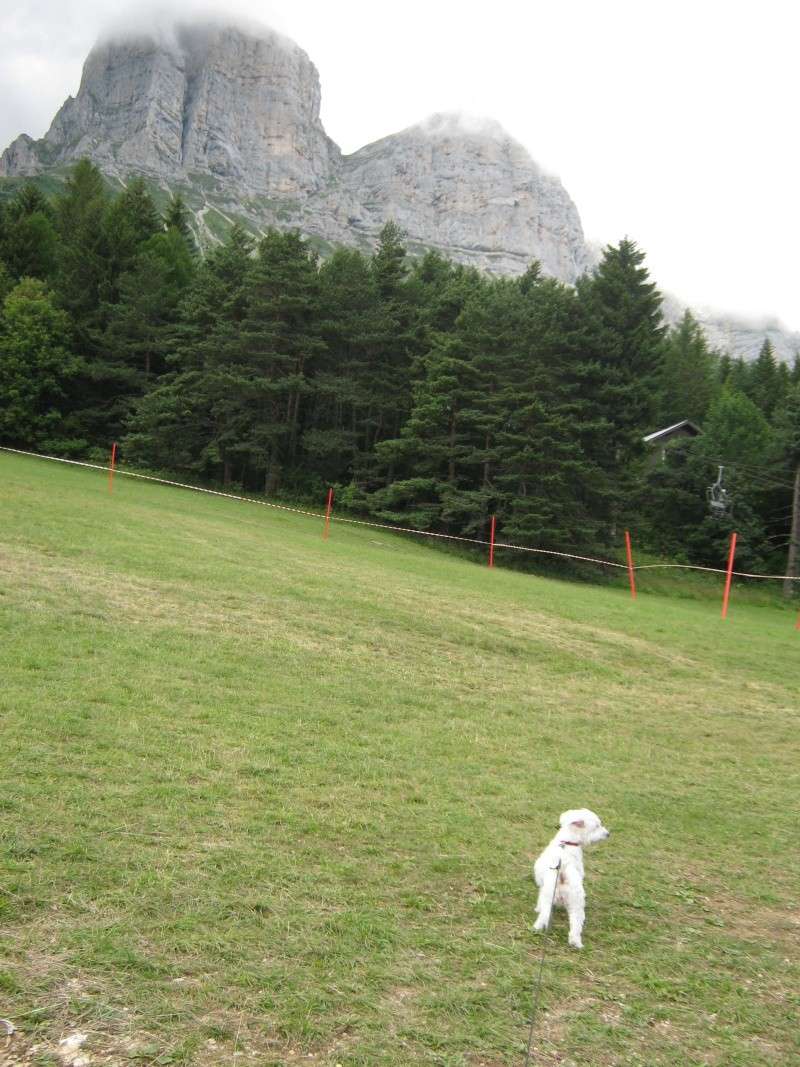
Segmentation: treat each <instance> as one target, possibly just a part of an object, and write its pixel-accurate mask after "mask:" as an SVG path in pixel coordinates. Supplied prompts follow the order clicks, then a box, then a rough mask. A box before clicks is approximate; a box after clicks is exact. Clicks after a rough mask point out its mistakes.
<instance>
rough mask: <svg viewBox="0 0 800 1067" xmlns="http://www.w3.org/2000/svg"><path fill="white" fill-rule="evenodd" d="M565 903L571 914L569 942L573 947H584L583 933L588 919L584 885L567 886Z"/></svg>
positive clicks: (568, 912)
mask: <svg viewBox="0 0 800 1067" xmlns="http://www.w3.org/2000/svg"><path fill="white" fill-rule="evenodd" d="M565 890H566V891H565V893H564V897H565V903H566V906H567V915H569V943H570V944H571V945H572V947H573V948H583V941H582V940H581V934H582V933H583V924H584V922H585V920H586V894H585V893H584V891H583V886H582V885H569V884H568V885H567V886H565Z"/></svg>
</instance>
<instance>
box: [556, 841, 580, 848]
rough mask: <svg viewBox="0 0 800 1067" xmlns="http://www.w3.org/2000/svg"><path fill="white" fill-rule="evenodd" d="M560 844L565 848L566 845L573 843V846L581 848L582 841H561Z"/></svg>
mask: <svg viewBox="0 0 800 1067" xmlns="http://www.w3.org/2000/svg"><path fill="white" fill-rule="evenodd" d="M558 843H559V845H560V846H561V847H562V848H563V847H564V845H572V847H573V848H580V847H581V843H580V841H559V842H558Z"/></svg>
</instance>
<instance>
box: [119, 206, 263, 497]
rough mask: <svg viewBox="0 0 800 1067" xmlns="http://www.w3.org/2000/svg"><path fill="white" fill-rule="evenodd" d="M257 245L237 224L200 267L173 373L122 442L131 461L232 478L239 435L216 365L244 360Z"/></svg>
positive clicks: (180, 327)
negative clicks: (230, 413)
mask: <svg viewBox="0 0 800 1067" xmlns="http://www.w3.org/2000/svg"><path fill="white" fill-rule="evenodd" d="M252 253H253V241H252V238H251V237H250V236H249V235H248V234H246V233H245V231H244V230H243V229H242V228H241V227H240V226H233V227H232V228H231V230H230V233H229V234H228V238H227V240H226V242H225V243H224V244H223V245H220V246H219V247H217V248H214V249H213V250H212V251H211V252H210V253H209V254H208V256H207V257H206V259H205V260H204V262H203V263H202V265H201V266H200V268H199V270H198V272H197V276H196V278H195V279H194V281H193V283H192V285H191V287H190V289H189V290H188V292H187V294H186V296H185V298H184V300H183V301H182V303H181V305H180V314H179V319H178V322H177V325H176V328H175V339H174V343H173V344H172V346H171V349H172V351H171V354H170V355H169V357H168V365H169V366H171V368H172V370H171V371H170V372H169V373H167V374H166V375H164V376H163V378H162V379H161V380H160V381H159V382H158V384H157V385H156V386H155V387H154V388H153V389H152V390H151V391H150V392H148V393H147V394H146V395H145V396H144V397H143V398H142V400H140V401H139V402H138V403H137V404H136V408H135V411H134V413H133V415H132V417H131V419H130V422H129V432H128V434H127V436H126V437H125V440H124V442H123V444H124V448H125V453H126V455H128V456H129V457H130V458H131V459H133V460H135V461H138V462H141V463H144V464H148V465H151V466H155V467H161V468H164V469H168V470H175V471H185V472H187V473H191V474H195V475H200V476H203V477H208V478H214V479H222V481H223V482H224V483H225V484H228V483H230V481H231V480H232V477H233V462H234V459H235V446H236V444H237V440H238V439H237V434H236V432H235V430H234V429H233V428H232V427H231V424H230V422H231V420H230V418H229V412H228V410H227V408H228V400H227V398H226V397H225V396H224V395H222V390H221V389H220V377H221V375H220V371H219V369H218V368H219V366H220V365H223V366H224V365H225V364H226V363H230V362H236V360H237V359H241V355H240V353H241V349H242V323H243V321H244V319H245V316H246V313H247V308H248V299H249V281H250V275H251V272H252V269H253V259H252Z"/></svg>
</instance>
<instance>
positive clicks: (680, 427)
mask: <svg viewBox="0 0 800 1067" xmlns="http://www.w3.org/2000/svg"><path fill="white" fill-rule="evenodd" d="M702 432H703V431H702V430H701V429H700V427H699V426H696V425H695V424H694V423H693V422H692V421H691V420H690V419H682V420H681V421H680V422H675V423H673V424H672V426H665V427H664V429H663V430H655V431H654V432H653V433H649V434H647V436H646V437H645V438H644V441H645V443H646V444H648V445H652V444H655V443H656V442H657V441H661V440H662V439H664V438H669V437H672V436H673V435H674V434H677V433H686V434H688V436H689V437H697V436H698V435H699V434H701V433H702Z"/></svg>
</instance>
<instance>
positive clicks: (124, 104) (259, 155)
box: [0, 24, 587, 281]
mask: <svg viewBox="0 0 800 1067" xmlns="http://www.w3.org/2000/svg"><path fill="white" fill-rule="evenodd" d="M319 109H320V86H319V77H318V75H317V71H316V68H315V67H314V65H313V63H312V62H311V60H310V59H309V58H308V56H307V55H306V54H305V52H303V50H302V49H301V48H299V47H298V46H297V45H295V44H294V43H293V42H292V41H289V40H287V39H285V38H283V37H280V36H279V35H277V34H275V33H272V32H270V31H266V30H265V31H263V32H261V33H253V32H252V31H244V30H242V29H238V28H235V27H230V26H218V25H209V24H205V25H192V26H177V27H176V28H175V29H174V31H172V32H170V33H169V34H163V33H161V34H154V35H152V36H138V37H128V38H125V39H123V40H109V41H105V42H103V43H101V44H99V45H98V46H97V47H95V48H94V49H93V51H92V52H91V54H90V55H89V58H88V59H87V61H86V64H85V66H84V71H83V77H82V79H81V85H80V89H79V90H78V94H77V96H76V97H75V98H72V97H70V98H69V99H68V100H67V101H66V103H65V104H64V105H63V106H62V107H61V109H60V110H59V112H58V114H57V115H56V117H55V119H54V120H53V123H52V125H51V127H50V129H49V130H48V132H47V134H46V135H45V136H44V138H43V139H42V140H40V141H33V140H31V138H30V137H27V136H26V135H24V134H23V135H22V136H20V137H18V138H17V139H16V140H15V141H14V142H13V144H11V145H10V146H9V147H8V148H7V149H6V151H5V152H4V153H3V155H2V157H0V175H8V176H20V175H24V176H30V175H35V174H38V173H41V172H43V171H45V170H49V169H52V168H54V167H58V166H63V165H65V164H69V163H72V162H74V161H75V160H77V159H80V158H81V157H83V156H87V157H88V158H90V159H92V160H93V161H94V162H95V163H97V165H98V166H99V167H100V168H101V169H102V170H103V171H104V172H105V173H106V174H108V175H110V176H112V177H116V178H119V179H120V180H123V181H124V180H125V178H126V177H127V175H129V174H133V173H135V174H141V175H144V176H146V177H148V178H150V179H152V180H153V181H155V182H157V183H159V184H162V185H164V186H167V187H173V186H175V185H180V186H187V187H188V188H189V189H190V191H191V192H193V193H194V196H190V197H189V200H190V203H192V202H193V201H194V204H193V206H195V209H196V211H197V213H198V215H199V218H198V228H199V230H200V236H201V238H203V237H205V238H206V239H211V238H213V230H212V231H209V230H208V229H207V226H206V214H207V211H208V210H212V211H217V212H218V213H219V214H220V215H221V216H223V217H224V218H226V219H227V218H228V217H229V216H231V215H235V216H238V217H240V218H242V219H244V220H245V221H248V222H250V223H251V225H252V226H253V227H254V228H256V229H260V228H263V227H264V226H266V225H282V226H299V227H300V228H301V229H302V230H304V231H305V232H306V233H308V234H310V235H312V236H314V237H317V238H319V239H320V240H321V241H324V242H330V243H334V242H347V243H361V244H366V243H368V242H370V241H371V240H372V239H373V238H374V236H375V235H376V234H377V232H378V230H379V229H380V228H381V226H382V225H383V224H384V222H386V221H387V220H388V219H390V218H391V219H395V220H396V221H398V222H399V223H400V224H401V225H402V226H403V227H404V229H405V230H406V231H407V233H408V239H409V242H410V244H411V245H412V246H414V245H416V246H419V247H429V248H436V249H439V250H441V251H442V252H443V253H445V254H447V255H448V256H451V257H452V258H453V259H456V260H458V261H460V262H463V263H470V264H473V265H475V266H478V267H480V268H482V269H486V270H492V271H496V272H498V273H504V274H508V273H521V272H522V271H524V270H525V269H526V267H527V266H528V265H529V263H530V262H531V260H532V259H539V260H541V262H542V265H543V268H544V270H545V271H546V272H548V273H551V274H553V275H555V276H557V277H559V278H563V279H564V280H566V281H573V280H574V279H575V278H576V277H577V275H578V274H579V273H580V272H581V271H582V270H583V269H584V267H585V265H586V263H587V259H586V253H585V247H584V240H583V233H582V230H581V224H580V218H579V216H578V212H577V209H576V208H575V205H574V204H573V203H572V201H571V200H570V198H569V196H568V195H567V193H566V191H565V190H564V188H563V186H562V185H561V183H560V182H559V181H558V180H557V179H556V178H552V177H549V176H547V175H545V174H543V173H542V172H541V171H540V170H539V168H538V167H537V166H536V164H535V163H534V162H533V160H532V159H531V158H530V156H529V155H528V153H527V152H526V151H525V149H524V148H522V146H521V145H519V144H518V143H516V142H515V141H513V140H512V139H511V138H510V137H509V136H508V134H506V133H505V131H503V130H502V128H501V127H500V126H499V125H497V124H496V123H491V122H485V123H480V124H469V123H465V122H464V121H463V120H461V119H458V118H456V117H453V116H436V117H435V118H434V119H431V120H429V121H428V122H427V123H423V124H422V125H420V126H416V127H412V128H411V129H408V130H404V131H403V132H402V133H399V134H395V135H394V136H391V137H386V138H384V139H383V140H381V141H378V142H377V143H376V144H373V145H368V146H367V147H366V148H362V149H361V150H360V151H358V152H356V153H354V154H353V155H351V156H348V157H344V158H343V157H342V154H341V152H340V151H339V149H338V147H337V146H336V145H335V144H334V143H333V141H331V140H330V138H329V137H328V136H327V135H326V133H325V131H324V129H323V127H322V123H321V122H320V117H319Z"/></svg>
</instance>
